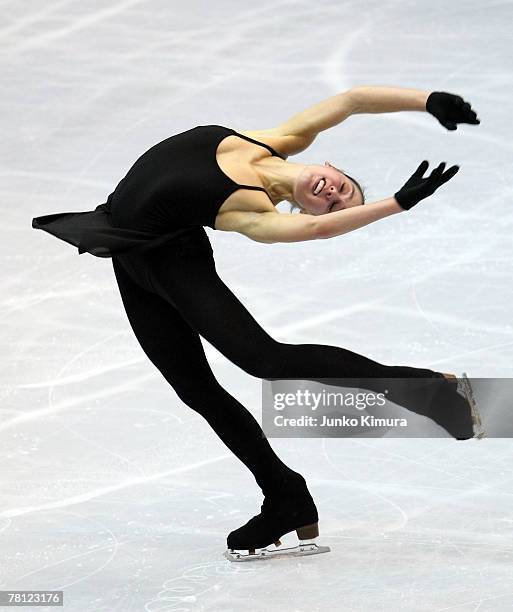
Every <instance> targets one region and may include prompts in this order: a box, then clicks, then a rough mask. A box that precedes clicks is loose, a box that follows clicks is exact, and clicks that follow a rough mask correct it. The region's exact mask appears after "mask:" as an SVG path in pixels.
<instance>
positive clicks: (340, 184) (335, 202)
mask: <svg viewBox="0 0 513 612" xmlns="http://www.w3.org/2000/svg"><path fill="white" fill-rule="evenodd" d="M321 179H323V182H322V181H321ZM320 181H321V182H320ZM293 196H294V200H295V201H296V202H297V203H298V204H299V205H300V207H301V211H300V212H301V213H303V214H310V215H324V214H326V213H329V212H335V211H337V210H342V209H343V208H351V207H352V206H361V205H362V204H363V194H362V192H361V191H360V189H359V188H358V186H357V185H356V183H355V182H354V181H352V180H351V179H350V178H349V177H347V176H346V175H345V174H344V173H343V172H341V171H340V170H337V169H336V168H334V167H333V166H332V165H331V164H330V163H329V162H324V166H306V167H305V168H304V169H303V171H302V172H301V173H300V174H299V176H298V177H297V179H296V182H295V183H294V192H293Z"/></svg>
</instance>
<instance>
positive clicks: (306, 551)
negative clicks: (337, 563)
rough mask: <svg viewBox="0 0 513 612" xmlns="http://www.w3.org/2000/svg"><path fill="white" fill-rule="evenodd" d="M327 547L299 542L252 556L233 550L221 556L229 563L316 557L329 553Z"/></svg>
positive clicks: (258, 552)
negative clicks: (295, 544) (274, 558)
mask: <svg viewBox="0 0 513 612" xmlns="http://www.w3.org/2000/svg"><path fill="white" fill-rule="evenodd" d="M330 551H331V548H330V547H329V546H319V545H318V544H316V543H315V542H299V544H298V545H297V546H291V547H290V548H281V549H276V550H268V549H267V548H261V549H260V550H258V551H257V552H255V553H254V554H249V553H246V554H243V553H240V552H237V551H235V550H226V551H225V552H224V553H223V554H224V556H225V557H226V558H227V559H228V560H229V561H236V562H239V561H265V560H268V559H272V558H273V557H303V556H305V555H318V554H320V553H325V552H330Z"/></svg>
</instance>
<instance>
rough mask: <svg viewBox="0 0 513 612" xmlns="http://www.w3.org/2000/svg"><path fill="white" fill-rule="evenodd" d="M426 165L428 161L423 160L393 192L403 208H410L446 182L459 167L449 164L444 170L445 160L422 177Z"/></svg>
mask: <svg viewBox="0 0 513 612" xmlns="http://www.w3.org/2000/svg"><path fill="white" fill-rule="evenodd" d="M428 166H429V162H428V161H426V160H424V161H423V162H422V163H421V164H420V166H419V167H418V168H417V169H416V170H415V172H414V173H413V174H412V175H411V177H410V178H409V179H408V180H407V181H406V183H405V184H404V185H403V186H402V187H401V189H399V191H398V192H397V193H395V194H394V198H395V199H396V200H397V203H398V204H399V206H400V207H401V208H404V210H410V208H412V206H415V204H417V203H418V202H420V200H423V199H424V198H427V197H428V196H430V195H431V194H433V193H434V192H435V191H436V190H437V189H438V188H439V187H440V185H443V184H444V183H447V181H448V180H450V179H451V178H452V177H453V176H454V175H455V174H456V172H458V170H459V169H460V167H459V166H451V167H450V168H449V169H448V170H446V171H445V172H444V168H445V162H442V163H441V164H440V165H439V166H438V168H435V169H434V170H433V172H431V174H430V175H429V176H427V177H425V178H423V177H422V175H423V174H424V172H425V171H426V170H427V168H428Z"/></svg>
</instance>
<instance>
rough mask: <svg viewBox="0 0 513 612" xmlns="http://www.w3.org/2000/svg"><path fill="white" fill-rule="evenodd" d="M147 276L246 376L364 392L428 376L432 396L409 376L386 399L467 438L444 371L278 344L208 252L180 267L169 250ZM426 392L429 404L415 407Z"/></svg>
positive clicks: (461, 406) (194, 254)
mask: <svg viewBox="0 0 513 612" xmlns="http://www.w3.org/2000/svg"><path fill="white" fill-rule="evenodd" d="M150 276H151V282H152V284H153V287H154V288H155V290H156V291H158V293H159V294H160V295H162V296H163V297H164V298H166V299H167V300H168V301H169V302H170V303H172V304H173V305H174V306H175V307H176V308H177V310H179V312H180V313H181V314H182V316H183V317H184V319H186V320H187V321H188V322H189V324H190V325H191V327H193V328H194V329H195V330H196V331H197V332H198V333H200V334H201V335H202V336H203V337H204V338H205V339H206V340H208V341H209V342H210V343H211V344H212V345H213V346H215V347H216V348H217V349H218V350H219V351H220V352H221V353H223V354H224V355H225V356H226V357H227V358H228V359H230V360H231V361H232V362H233V363H235V364H237V365H238V366H239V367H241V368H242V369H244V370H245V371H246V372H248V373H249V374H252V375H253V376H257V377H259V378H265V379H279V378H283V379H287V378H290V379H293V378H302V379H306V380H314V381H315V380H320V381H322V382H324V383H328V384H330V381H329V379H331V380H332V384H337V382H336V381H337V380H340V379H344V380H345V381H346V380H347V379H356V383H355V384H354V385H349V384H348V385H346V386H359V382H358V381H359V380H360V379H365V380H363V381H362V387H363V388H367V389H382V384H381V383H379V382H378V381H377V379H384V378H399V379H401V378H408V379H412V378H416V379H424V381H425V380H426V379H430V380H431V381H432V382H431V383H430V385H431V387H430V389H431V395H430V396H427V395H426V393H425V388H426V384H427V383H426V382H424V381H418V383H417V381H412V384H411V385H408V386H405V385H402V386H401V385H400V383H398V384H397V385H396V386H395V388H394V392H393V393H391V394H390V395H389V398H390V399H391V400H392V401H395V402H396V403H398V404H400V405H402V406H404V407H405V408H408V409H410V410H413V411H415V412H418V413H419V414H426V416H430V417H431V418H433V419H434V420H435V421H436V422H437V423H439V424H440V425H442V426H443V427H445V428H446V429H447V431H449V432H450V433H451V435H454V436H455V437H469V436H468V435H467V434H468V432H469V431H470V430H469V427H468V422H467V421H468V418H467V412H468V410H467V407H466V405H465V401H464V400H463V398H461V397H459V396H458V394H457V393H456V392H455V391H454V389H452V386H451V385H450V384H449V383H447V382H446V381H445V379H444V377H443V376H442V375H441V374H439V373H437V372H434V371H433V370H429V369H425V368H413V367H408V366H395V365H390V366H388V365H384V364H381V363H378V362H376V361H373V360H372V359H369V358H367V357H364V356H363V355H359V354H357V353H354V352H352V351H350V350H347V349H344V348H341V347H338V346H332V345H320V344H288V343H283V342H278V341H277V340H275V339H274V338H272V337H271V336H270V335H269V334H268V333H267V332H266V331H265V330H264V329H263V328H262V327H261V326H260V325H259V324H258V322H257V321H256V320H255V319H254V318H253V316H252V315H251V314H250V313H249V312H248V310H247V309H246V308H245V306H244V305H243V304H242V303H241V302H240V300H239V299H238V298H237V297H236V296H235V295H234V294H233V292H232V291H231V290H230V289H229V288H228V287H227V285H226V284H225V283H224V282H223V281H222V280H221V278H220V277H219V276H218V274H217V271H216V270H215V263H214V260H213V258H212V257H211V256H208V255H207V254H205V253H203V252H201V251H199V250H198V251H193V250H191V251H190V253H189V254H188V257H187V263H186V265H182V266H178V265H175V263H174V262H173V256H172V255H170V256H169V258H164V257H158V258H157V257H156V258H155V259H154V260H153V261H152V265H151V268H150ZM373 379H374V380H373ZM437 379H438V380H437ZM435 385H436V388H435ZM427 397H429V404H428V408H426V407H425V405H420V407H418V408H417V407H416V406H415V405H416V404H419V400H420V399H421V398H422V401H424V400H425V398H427ZM431 398H432V399H431ZM449 408H450V410H449ZM428 409H429V412H428ZM433 411H434V412H433Z"/></svg>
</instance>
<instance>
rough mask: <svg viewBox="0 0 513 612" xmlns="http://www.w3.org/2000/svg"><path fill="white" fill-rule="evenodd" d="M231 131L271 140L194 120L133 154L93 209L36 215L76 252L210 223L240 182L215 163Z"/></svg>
mask: <svg viewBox="0 0 513 612" xmlns="http://www.w3.org/2000/svg"><path fill="white" fill-rule="evenodd" d="M231 135H236V136H239V137H240V138H244V139H245V140H248V141H250V142H253V143H255V144H257V145H260V146H263V147H266V148H267V149H268V150H269V151H270V153H271V154H272V155H276V156H278V157H281V158H282V159H285V156H284V155H281V154H280V153H277V152H276V151H275V150H274V149H273V148H272V147H271V146H269V145H267V144H264V143H261V142H258V141H257V140H254V139H253V138H250V137H249V136H244V135H243V134H239V133H238V132H236V131H235V130H233V129H231V128H227V127H224V126H221V125H199V126H196V127H194V128H192V129H189V130H187V131H185V132H181V133H179V134H175V135H173V136H171V137H170V138H166V139H165V140H163V141H162V142H159V143H158V144H156V145H154V146H153V147H151V148H150V149H148V150H147V151H146V152H145V153H143V154H142V155H141V157H139V158H138V159H137V161H136V162H135V163H134V164H133V166H132V167H131V168H130V170H129V171H128V173H127V174H126V176H125V177H124V178H123V179H122V180H121V181H120V183H119V184H118V185H117V187H116V189H115V190H114V191H113V192H112V193H111V194H110V195H109V197H108V198H107V201H106V202H105V203H104V204H100V205H99V206H97V207H96V209H95V210H94V211H86V212H75V213H56V214H50V215H45V216H42V217H35V218H34V219H32V227H33V228H35V229H42V230H45V231H46V232H48V233H50V234H52V235H54V236H56V237H57V238H60V239H61V240H64V241H66V242H68V243H69V244H72V245H74V246H76V247H78V252H79V253H84V252H86V251H87V252H89V253H91V254H92V255H96V256H97V257H112V256H113V255H116V254H120V253H122V252H126V251H127V250H128V249H136V248H137V249H147V248H151V247H153V246H157V245H160V244H163V243H164V242H167V241H169V240H173V238H177V237H179V236H182V235H184V234H187V233H188V232H190V231H191V229H192V228H198V226H208V227H211V228H212V229H215V227H214V222H215V218H216V215H217V213H218V211H219V208H220V207H221V205H222V204H223V203H224V202H225V201H226V199H227V198H228V197H229V196H230V195H231V194H232V193H233V192H234V191H237V190H238V189H255V190H260V191H264V193H267V192H266V191H265V189H264V188H263V187H257V186H254V185H239V184H238V183H236V182H235V181H233V180H232V179H230V178H229V177H228V176H227V175H226V174H225V173H224V172H223V171H222V170H221V168H220V167H219V164H218V163H217V160H216V150H217V147H218V145H219V143H220V142H221V141H222V140H223V139H224V138H226V137H227V136H231Z"/></svg>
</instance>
